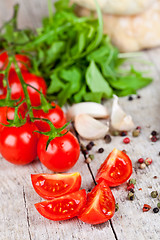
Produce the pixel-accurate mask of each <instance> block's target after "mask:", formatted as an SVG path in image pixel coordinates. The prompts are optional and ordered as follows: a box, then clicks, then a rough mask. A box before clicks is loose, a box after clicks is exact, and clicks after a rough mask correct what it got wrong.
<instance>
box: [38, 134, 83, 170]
mask: <svg viewBox="0 0 160 240" xmlns="http://www.w3.org/2000/svg"><path fill="white" fill-rule="evenodd" d="M47 140H48V136H45V135H42V136H41V137H40V139H39V142H38V146H37V151H38V157H39V159H40V161H41V162H42V163H43V164H44V165H45V166H46V167H47V168H49V169H50V170H52V171H55V172H65V171H67V170H69V169H70V168H72V167H73V166H74V165H75V163H76V162H77V160H78V158H79V154H80V147H79V143H78V141H77V139H76V137H75V136H74V135H73V134H72V133H71V132H68V133H67V134H65V135H64V136H62V137H56V138H54V139H53V140H52V141H51V142H50V143H49V145H48V148H47V151H46V144H47Z"/></svg>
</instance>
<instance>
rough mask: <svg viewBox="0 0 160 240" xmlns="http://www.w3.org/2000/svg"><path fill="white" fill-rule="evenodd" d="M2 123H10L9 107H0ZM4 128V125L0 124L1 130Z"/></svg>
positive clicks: (0, 121)
mask: <svg viewBox="0 0 160 240" xmlns="http://www.w3.org/2000/svg"><path fill="white" fill-rule="evenodd" d="M0 123H3V124H8V122H7V107H0ZM3 128H4V125H2V124H0V132H1V131H2V129H3Z"/></svg>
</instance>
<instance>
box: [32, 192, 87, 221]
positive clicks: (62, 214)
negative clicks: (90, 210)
mask: <svg viewBox="0 0 160 240" xmlns="http://www.w3.org/2000/svg"><path fill="white" fill-rule="evenodd" d="M85 203H86V191H85V190H84V189H82V190H80V191H77V192H74V193H70V194H67V195H64V196H62V197H58V198H55V199H53V200H50V201H44V202H40V203H36V204H35V207H36V209H37V211H38V212H39V213H40V214H41V215H42V216H43V217H45V218H48V219H50V220H54V221H60V220H66V219H70V218H73V217H75V216H78V215H79V213H80V211H81V209H82V208H83V207H84V205H85Z"/></svg>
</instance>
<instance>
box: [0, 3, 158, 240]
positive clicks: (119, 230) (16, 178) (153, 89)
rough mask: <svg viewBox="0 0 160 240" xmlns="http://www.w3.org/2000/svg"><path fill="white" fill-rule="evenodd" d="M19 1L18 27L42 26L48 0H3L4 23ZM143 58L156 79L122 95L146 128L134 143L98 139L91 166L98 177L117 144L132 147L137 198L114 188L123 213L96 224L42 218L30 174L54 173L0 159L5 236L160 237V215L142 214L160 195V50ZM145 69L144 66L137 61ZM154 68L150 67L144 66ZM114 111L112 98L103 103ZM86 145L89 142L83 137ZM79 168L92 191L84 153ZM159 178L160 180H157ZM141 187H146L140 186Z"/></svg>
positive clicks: (0, 229) (0, 15)
mask: <svg viewBox="0 0 160 240" xmlns="http://www.w3.org/2000/svg"><path fill="white" fill-rule="evenodd" d="M16 2H19V3H20V5H21V7H20V16H19V26H20V27H23V26H25V27H26V26H28V27H32V28H35V27H38V26H40V19H41V17H42V16H45V15H47V1H44V0H34V1H33V0H28V1H22V0H19V1H16V0H6V1H1V2H0V24H1V23H2V21H4V20H7V19H9V18H10V16H11V15H12V6H13V4H14V3H16ZM143 58H144V59H146V60H147V61H151V62H152V63H153V66H152V76H153V77H154V82H153V83H152V84H151V85H150V86H148V87H146V88H145V89H142V90H141V91H139V94H140V95H141V98H140V99H137V98H136V97H134V98H135V99H134V100H133V101H128V100H127V98H121V99H120V104H121V105H122V106H123V108H124V109H125V110H126V111H127V112H128V113H130V114H131V115H132V116H133V119H134V121H135V125H140V126H141V127H142V133H141V135H140V136H139V137H138V138H132V136H131V133H130V134H129V136H130V137H131V143H130V144H128V145H124V144H123V143H122V139H123V137H112V142H111V143H110V144H106V143H105V142H104V141H103V140H99V141H95V143H96V145H95V146H94V148H93V149H92V151H91V152H92V153H93V154H94V155H95V159H94V160H93V162H92V163H91V164H90V168H91V170H92V173H93V175H94V176H95V175H96V172H97V169H98V168H99V166H100V164H101V163H102V162H103V161H104V160H105V158H106V156H107V155H108V153H109V152H110V151H112V149H113V148H114V147H116V148H118V149H120V150H122V149H125V150H127V153H128V155H129V156H130V157H131V159H132V162H133V168H134V171H133V177H134V178H136V180H137V185H136V187H135V195H136V197H135V199H134V201H132V202H131V201H129V200H127V199H126V197H127V191H126V184H123V185H122V186H120V187H117V188H114V189H112V190H113V194H114V196H115V198H116V202H118V203H119V211H118V212H117V213H116V214H115V216H114V217H113V218H112V221H111V222H109V221H108V222H107V223H104V224H101V225H97V226H91V225H88V224H85V223H83V222H81V221H79V220H78V219H77V218H75V219H72V220H68V221H63V222H53V221H49V220H47V219H44V218H43V217H41V216H40V215H39V214H38V213H37V211H36V210H35V208H34V203H36V202H39V201H41V200H42V199H41V198H40V197H39V196H38V195H37V194H36V193H35V192H34V190H33V188H32V185H31V181H30V174H31V173H40V172H48V173H49V172H50V171H49V170H47V169H46V168H45V167H44V166H43V165H42V164H41V163H40V162H39V161H38V160H36V161H34V162H33V163H32V164H29V165H27V166H15V165H12V164H10V163H8V162H7V161H5V160H4V159H2V158H1V160H0V161H1V167H0V182H1V187H0V211H1V214H0V234H1V237H0V239H1V240H8V239H11V240H12V239H13V240H28V239H29V240H44V239H47V240H48V239H55V240H57V239H60V240H62V239H63V240H72V239H76V240H78V239H81V240H85V239H87V240H89V239H93V238H94V239H105V240H112V239H113V240H114V239H118V240H128V239H129V240H137V239H138V240H139V239H140V240H143V239H147V240H148V239H152V240H158V239H160V226H159V219H160V215H159V213H158V214H154V213H153V211H152V210H150V211H149V212H147V213H143V212H142V207H143V204H144V203H147V204H150V205H151V206H152V208H154V207H155V206H156V204H157V202H158V201H157V200H156V199H152V198H151V197H150V192H151V191H152V190H158V191H159V193H160V187H159V186H160V177H159V176H160V156H159V152H160V144H159V141H158V142H156V143H151V142H150V140H149V135H150V132H151V131H152V130H157V131H158V132H160V124H159V122H160V115H159V109H160V94H159V93H160V80H159V76H160V49H153V50H150V51H146V52H144V53H143ZM138 65H140V66H141V67H142V65H143V64H138ZM148 68H150V67H149V66H147V65H146V66H145V69H148ZM104 105H106V106H107V107H108V108H109V110H110V109H111V105H112V100H110V101H107V102H105V103H104ZM81 141H82V142H83V143H85V144H86V143H87V141H84V140H83V139H81ZM99 147H103V148H104V152H103V153H102V154H99V153H97V150H98V148H99ZM140 157H144V158H145V157H151V158H152V159H153V164H152V165H151V166H149V167H148V168H146V169H144V170H140V169H139V168H138V165H137V163H136V162H137V159H138V158H140ZM71 171H79V172H80V173H81V175H82V188H85V189H86V190H87V191H88V190H90V189H91V188H92V187H93V186H94V181H93V179H92V175H91V173H90V171H89V169H88V167H87V164H86V163H85V162H84V157H83V155H82V154H81V156H80V159H79V161H78V162H77V164H76V165H75V166H74V168H72V169H71ZM154 176H157V177H158V178H157V179H155V178H154ZM150 186H152V188H148V187H150ZM139 188H142V190H138V189H139Z"/></svg>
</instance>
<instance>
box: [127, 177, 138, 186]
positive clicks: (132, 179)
mask: <svg viewBox="0 0 160 240" xmlns="http://www.w3.org/2000/svg"><path fill="white" fill-rule="evenodd" d="M128 183H129V185H131V184H133V185H135V184H136V179H134V178H131V179H129V182H128Z"/></svg>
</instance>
